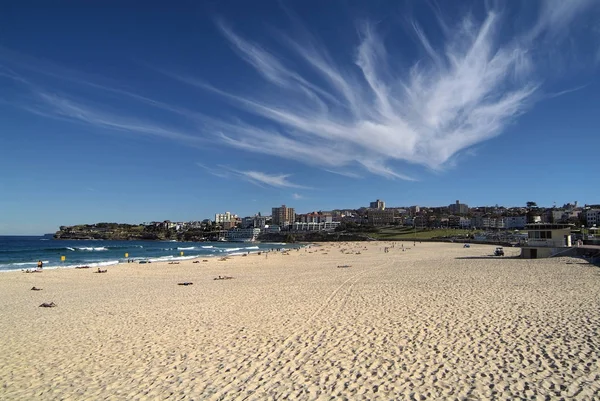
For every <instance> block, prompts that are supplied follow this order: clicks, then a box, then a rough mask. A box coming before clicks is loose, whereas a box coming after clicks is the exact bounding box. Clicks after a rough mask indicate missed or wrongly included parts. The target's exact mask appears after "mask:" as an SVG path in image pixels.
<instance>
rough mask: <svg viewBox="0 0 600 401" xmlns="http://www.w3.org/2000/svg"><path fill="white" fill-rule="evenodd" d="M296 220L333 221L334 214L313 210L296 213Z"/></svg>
mask: <svg viewBox="0 0 600 401" xmlns="http://www.w3.org/2000/svg"><path fill="white" fill-rule="evenodd" d="M296 221H297V222H300V223H326V222H329V223H330V222H332V221H333V214H332V213H328V212H312V213H306V214H298V215H296Z"/></svg>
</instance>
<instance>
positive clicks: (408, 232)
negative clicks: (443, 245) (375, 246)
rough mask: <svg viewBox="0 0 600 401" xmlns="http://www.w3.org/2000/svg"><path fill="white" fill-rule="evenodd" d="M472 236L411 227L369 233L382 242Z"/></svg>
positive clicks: (461, 231)
mask: <svg viewBox="0 0 600 401" xmlns="http://www.w3.org/2000/svg"><path fill="white" fill-rule="evenodd" d="M469 234H472V231H469V230H461V229H419V228H417V230H416V236H415V229H414V228H412V227H384V228H381V229H380V230H379V232H378V233H370V234H369V236H371V237H373V238H377V239H383V240H386V239H388V240H393V239H395V240H402V239H404V240H411V239H413V238H416V239H432V238H436V237H446V236H448V237H458V236H465V235H469Z"/></svg>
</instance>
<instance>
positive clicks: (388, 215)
mask: <svg viewBox="0 0 600 401" xmlns="http://www.w3.org/2000/svg"><path fill="white" fill-rule="evenodd" d="M367 222H368V223H369V224H371V225H374V226H386V225H388V224H392V223H393V222H394V211H393V210H370V211H369V213H368V214H367Z"/></svg>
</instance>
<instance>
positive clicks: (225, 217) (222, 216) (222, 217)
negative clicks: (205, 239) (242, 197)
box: [215, 212, 237, 224]
mask: <svg viewBox="0 0 600 401" xmlns="http://www.w3.org/2000/svg"><path fill="white" fill-rule="evenodd" d="M236 219H237V215H236V214H231V213H229V212H225V213H216V214H215V223H217V224H219V223H226V222H231V221H234V220H236Z"/></svg>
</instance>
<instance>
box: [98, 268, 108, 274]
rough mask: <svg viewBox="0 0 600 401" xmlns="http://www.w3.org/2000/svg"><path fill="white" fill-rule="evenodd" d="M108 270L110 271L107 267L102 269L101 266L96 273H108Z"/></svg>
mask: <svg viewBox="0 0 600 401" xmlns="http://www.w3.org/2000/svg"><path fill="white" fill-rule="evenodd" d="M106 272H108V270H107V269H104V270H102V269H100V268H98V271H96V273H106Z"/></svg>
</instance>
